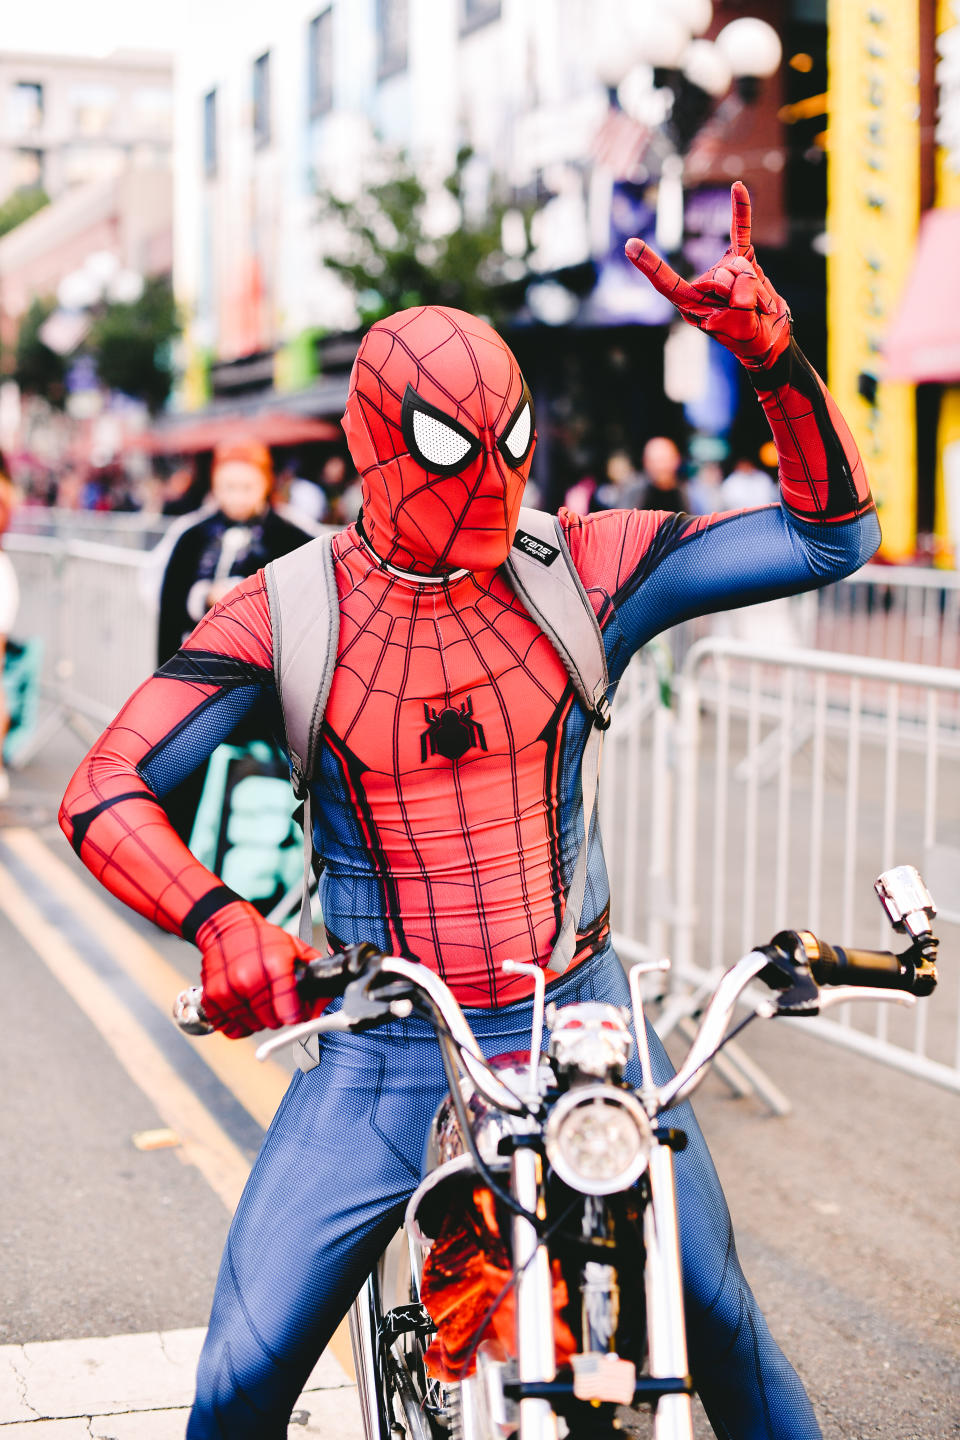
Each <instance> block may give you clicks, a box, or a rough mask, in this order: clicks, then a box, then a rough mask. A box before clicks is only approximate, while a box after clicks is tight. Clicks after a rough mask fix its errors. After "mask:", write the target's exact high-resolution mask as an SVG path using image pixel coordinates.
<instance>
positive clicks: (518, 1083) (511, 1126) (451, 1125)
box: [423, 1050, 555, 1175]
mask: <svg viewBox="0 0 960 1440" xmlns="http://www.w3.org/2000/svg"><path fill="white" fill-rule="evenodd" d="M487 1063H488V1064H489V1066H490V1068H491V1070H494V1071H495V1072H496V1074H497V1078H498V1079H500V1080H502V1081H503V1083H504V1084H505V1085H508V1086H509V1087H510V1089H511V1090H513V1091H515V1092H516V1094H518V1095H524V1094H525V1093H526V1092H527V1089H528V1086H529V1079H530V1052H529V1050H511V1051H509V1052H508V1053H506V1054H504V1055H495V1056H494V1057H493V1058H492V1059H491V1060H489V1061H488V1062H487ZM538 1079H539V1090H540V1094H541V1095H542V1094H544V1093H545V1091H546V1090H548V1089H549V1088H550V1086H551V1085H553V1084H554V1083H555V1079H554V1073H553V1067H552V1066H551V1064H550V1061H549V1060H548V1058H547V1056H546V1055H541V1056H540V1067H539V1072H538ZM460 1094H461V1096H462V1097H463V1106H464V1109H465V1110H466V1112H467V1119H468V1120H469V1122H470V1133H471V1135H472V1137H473V1142H474V1144H475V1145H476V1147H477V1150H478V1151H479V1152H480V1158H481V1159H482V1160H483V1161H484V1163H485V1164H487V1165H490V1166H502V1165H505V1164H507V1163H509V1157H507V1156H503V1155H500V1154H498V1146H499V1144H500V1141H501V1140H502V1139H503V1138H504V1136H506V1135H519V1134H524V1133H525V1132H526V1131H527V1130H528V1129H529V1128H530V1122H529V1120H526V1119H524V1118H523V1117H522V1116H518V1115H508V1114H506V1113H505V1112H504V1111H503V1110H498V1109H497V1108H496V1106H494V1105H491V1104H490V1103H489V1101H487V1100H485V1099H484V1097H483V1096H482V1095H480V1094H478V1093H477V1091H476V1090H474V1088H473V1086H472V1085H471V1083H470V1081H469V1080H468V1079H466V1077H461V1080H460ZM465 1150H466V1146H465V1144H464V1140H463V1136H462V1135H461V1133H460V1124H459V1121H458V1120H457V1112H456V1110H455V1108H454V1104H453V1099H452V1097H451V1096H450V1095H447V1096H446V1097H445V1098H444V1099H443V1100H442V1101H441V1102H440V1104H439V1106H438V1107H437V1110H436V1113H435V1115H434V1117H433V1119H432V1121H431V1122H430V1129H429V1131H428V1132H427V1147H426V1156H425V1159H424V1167H423V1168H424V1174H425V1175H429V1174H430V1172H431V1171H432V1170H435V1169H436V1168H437V1166H438V1165H443V1164H445V1163H446V1162H447V1161H448V1160H453V1159H455V1158H456V1157H457V1156H458V1155H462V1154H463V1153H464V1151H465Z"/></svg>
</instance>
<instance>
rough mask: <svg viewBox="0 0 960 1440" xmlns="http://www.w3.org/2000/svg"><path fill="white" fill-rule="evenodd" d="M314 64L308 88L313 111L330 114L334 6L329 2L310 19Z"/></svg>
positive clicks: (310, 49) (310, 56)
mask: <svg viewBox="0 0 960 1440" xmlns="http://www.w3.org/2000/svg"><path fill="white" fill-rule="evenodd" d="M307 63H308V65H309V67H310V70H309V75H308V81H307V89H308V103H309V106H310V114H311V116H314V115H326V113H327V111H328V110H332V109H333V7H332V6H331V5H328V6H327V8H326V10H322V11H321V12H320V14H319V15H315V16H314V17H313V19H312V20H311V21H310V26H309V31H308V44H307Z"/></svg>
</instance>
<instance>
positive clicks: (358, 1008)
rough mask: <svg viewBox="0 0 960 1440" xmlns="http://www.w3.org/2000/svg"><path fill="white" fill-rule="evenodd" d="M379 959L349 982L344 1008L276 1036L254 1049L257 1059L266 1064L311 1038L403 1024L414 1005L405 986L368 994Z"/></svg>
mask: <svg viewBox="0 0 960 1440" xmlns="http://www.w3.org/2000/svg"><path fill="white" fill-rule="evenodd" d="M381 959H382V956H377V957H376V959H373V960H371V961H369V962H368V966H367V969H366V970H365V971H364V973H363V974H362V975H360V976H358V977H357V979H356V980H352V981H351V982H350V984H349V985H348V986H347V988H346V990H345V991H344V992H343V1005H342V1006H341V1008H340V1009H339V1010H335V1011H334V1012H333V1014H332V1015H318V1016H317V1017H316V1018H315V1019H313V1020H303V1021H301V1022H300V1024H299V1025H291V1026H289V1027H288V1028H287V1029H286V1030H283V1031H281V1032H280V1034H279V1035H272V1036H271V1037H270V1039H269V1040H264V1041H263V1043H262V1044H261V1045H259V1046H258V1047H257V1051H256V1056H257V1059H258V1060H266V1059H267V1058H268V1057H269V1056H270V1055H272V1054H273V1053H274V1051H276V1050H281V1049H282V1048H283V1047H284V1046H285V1045H295V1044H296V1043H297V1041H299V1040H306V1039H309V1037H310V1036H312V1035H329V1034H330V1033H332V1032H338V1033H343V1032H345V1031H352V1032H354V1033H356V1032H358V1031H360V1030H369V1029H370V1028H371V1027H372V1026H374V1025H382V1024H383V1023H384V1021H386V1020H405V1019H406V1017H407V1016H408V1015H409V1014H410V1012H411V1011H412V1010H413V1001H412V1000H411V999H410V998H409V995H408V994H407V993H406V991H407V990H408V989H409V987H408V986H406V985H397V984H396V982H393V983H391V984H389V985H388V986H387V987H385V988H384V990H383V991H382V992H381V993H380V994H379V995H373V994H371V993H370V987H371V985H372V984H373V982H374V981H375V980H377V979H378V978H379V977H380V975H381V973H382V970H381V965H380V960H381Z"/></svg>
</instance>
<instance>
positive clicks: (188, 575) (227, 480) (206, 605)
mask: <svg viewBox="0 0 960 1440" xmlns="http://www.w3.org/2000/svg"><path fill="white" fill-rule="evenodd" d="M272 491H273V464H272V461H271V459H270V452H269V450H268V449H267V448H266V446H265V445H260V444H258V443H256V442H252V441H249V440H243V441H237V442H230V441H227V442H225V443H224V444H222V445H219V446H218V447H217V449H216V450H215V452H214V456H213V474H212V478H211V483H210V500H211V503H210V505H209V506H206V507H205V508H204V509H203V510H202V511H201V512H199V513H198V514H197V515H196V516H195V517H191V520H190V521H189V522H188V523H187V524H186V525H185V526H183V527H182V528H181V529H180V531H179V533H178V535H177V538H176V540H175V543H174V545H173V548H172V549H171V551H170V554H169V558H168V560H167V563H166V568H165V570H164V574H163V584H162V586H161V590H160V621H159V634H158V643H157V656H158V662H159V664H161V665H162V664H163V663H164V661H165V660H168V659H169V658H170V656H171V655H173V654H174V653H175V652H176V651H177V650H179V648H180V644H181V642H182V640H183V639H184V638H185V636H187V635H189V633H190V631H191V630H192V629H193V627H194V626H195V625H196V624H197V623H198V622H199V621H200V620H202V619H203V617H204V615H205V614H206V613H207V611H208V610H209V609H210V608H211V606H212V605H215V604H216V602H217V601H218V600H221V599H222V598H223V596H224V595H225V594H226V593H227V591H228V590H232V589H233V587H234V585H236V583H237V581H238V580H242V579H244V578H246V576H248V575H254V574H256V572H257V571H258V570H259V569H261V567H262V566H264V565H266V564H267V563H268V562H269V561H270V560H276V559H278V558H279V557H280V556H281V555H286V554H287V553H288V552H289V551H291V550H296V548H297V546H298V545H303V544H304V543H305V542H306V541H307V540H311V539H312V538H313V536H314V534H315V533H316V532H315V530H314V528H313V526H312V525H311V523H310V521H309V520H308V519H307V517H306V516H302V515H296V516H294V515H293V514H292V513H291V512H290V511H289V510H288V509H286V507H274V506H273V504H272V503H271V496H272Z"/></svg>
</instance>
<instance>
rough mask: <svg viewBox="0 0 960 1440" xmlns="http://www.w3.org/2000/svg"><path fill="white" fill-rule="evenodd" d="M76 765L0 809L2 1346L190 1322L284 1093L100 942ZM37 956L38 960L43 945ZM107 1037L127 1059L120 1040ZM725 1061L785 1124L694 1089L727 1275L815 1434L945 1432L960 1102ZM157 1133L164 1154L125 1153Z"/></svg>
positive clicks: (958, 1287) (828, 1052)
mask: <svg viewBox="0 0 960 1440" xmlns="http://www.w3.org/2000/svg"><path fill="white" fill-rule="evenodd" d="M79 755H80V748H79V746H77V745H75V744H74V742H73V741H72V740H71V739H69V738H64V739H63V740H62V741H61V742H59V743H58V744H57V745H56V746H54V747H51V749H50V750H48V751H47V752H45V754H44V756H42V757H41V758H40V760H39V761H38V762H37V763H36V764H35V765H34V766H33V767H32V768H31V770H30V771H29V772H27V773H25V774H24V775H22V776H17V777H15V779H14V791H13V796H12V798H11V802H10V803H9V804H8V806H6V807H5V808H3V809H0V865H2V866H3V867H4V869H5V871H6V873H7V874H8V875H9V876H11V877H12V879H13V882H14V890H15V892H16V894H14V890H8V891H7V892H5V894H4V896H0V902H6V903H0V984H2V986H3V994H4V996H5V997H6V1003H5V1005H4V1024H3V1027H2V1036H3V1043H2V1045H0V1087H2V1093H3V1096H4V1104H3V1106H2V1107H0V1145H2V1151H0V1157H2V1168H3V1176H4V1181H3V1184H2V1186H0V1345H11V1344H23V1343H24V1342H31V1341H47V1340H59V1339H77V1338H80V1337H85V1336H104V1335H114V1334H133V1333H143V1332H148V1331H157V1330H160V1331H168V1330H178V1329H181V1328H186V1327H196V1326H202V1325H203V1324H204V1323H205V1320H206V1316H207V1311H208V1306H209V1299H210V1294H211V1291H212V1287H213V1283H214V1279H215V1275H216V1269H217V1264H218V1260H219V1253H220V1248H221V1246H222V1243H223V1239H224V1235H225V1233H226V1227H227V1223H228V1208H227V1203H226V1201H227V1200H228V1199H229V1197H230V1195H231V1194H233V1193H234V1191H235V1189H236V1186H237V1184H238V1183H240V1181H242V1173H241V1172H242V1169H243V1166H244V1165H246V1164H247V1163H249V1157H250V1155H251V1154H252V1152H253V1148H254V1147H255V1145H256V1142H257V1136H258V1134H259V1131H260V1128H261V1125H262V1123H263V1120H264V1118H265V1116H266V1114H268V1113H269V1106H268V1102H269V1101H270V1097H271V1094H272V1093H279V1092H278V1086H280V1085H281V1084H282V1079H283V1077H282V1076H280V1075H278V1074H277V1073H273V1074H272V1075H271V1076H270V1077H269V1078H268V1080H267V1081H257V1080H251V1079H250V1074H251V1072H252V1067H251V1066H250V1065H249V1063H248V1059H249V1049H247V1050H246V1051H244V1050H243V1047H242V1046H241V1047H238V1049H237V1050H236V1052H231V1055H232V1058H233V1059H234V1060H237V1062H238V1063H237V1064H235V1065H234V1066H233V1068H232V1069H231V1067H230V1064H229V1063H228V1061H229V1060H230V1058H231V1056H227V1058H226V1059H224V1061H223V1063H222V1064H221V1063H220V1062H219V1061H218V1068H217V1069H213V1068H211V1065H210V1064H208V1063H207V1061H206V1060H204V1059H197V1057H196V1055H195V1054H193V1053H192V1045H193V1042H188V1041H185V1040H183V1039H182V1038H181V1037H180V1036H179V1035H177V1034H176V1033H175V1032H174V1031H173V1029H172V1027H171V1026H170V1024H169V1021H168V1020H167V1018H166V1015H165V1014H164V1007H163V1006H162V1005H161V999H162V998H163V996H164V994H165V989H164V987H165V985H166V984H167V983H168V980H169V976H168V974H167V972H166V971H164V970H163V965H164V964H172V965H173V966H174V967H175V969H177V970H178V971H179V972H181V973H183V974H186V975H188V976H189V973H190V970H191V967H192V965H193V958H192V957H193V952H192V950H191V949H190V948H189V947H186V946H184V945H182V944H181V943H180V942H177V941H172V940H170V939H169V937H163V936H160V935H159V934H158V933H157V932H155V931H153V930H152V929H151V928H150V927H148V926H145V925H142V924H141V923H140V922H139V921H137V920H136V918H135V917H130V916H129V914H128V913H127V912H124V917H125V920H124V923H129V925H130V926H131V927H132V929H131V930H130V931H128V932H118V933H116V934H115V933H114V932H112V931H111V929H110V925H109V924H108V923H107V920H106V919H105V918H104V917H105V916H106V914H107V912H106V911H97V910H96V909H95V908H94V909H93V910H91V909H90V908H89V906H87V905H86V904H84V903H83V900H82V895H81V893H80V891H79V890H74V889H73V888H71V886H76V885H78V884H79V886H80V887H82V888H84V889H85V888H86V884H87V882H86V879H85V874H84V872H82V871H81V870H80V869H79V867H78V865H77V863H76V862H75V860H74V859H73V857H72V855H71V854H70V852H69V849H68V847H67V846H66V845H65V843H63V842H62V840H61V837H60V834H59V831H58V830H57V829H56V827H55V824H54V811H55V801H56V798H57V796H58V795H59V790H60V788H61V787H62V784H63V783H64V782H65V780H66V777H67V774H68V773H69V769H70V768H71V764H72V762H75V760H76V759H78V758H79ZM24 836H26V837H27V838H26V839H24ZM38 845H39V846H45V847H47V851H46V852H44V851H43V850H41V849H39V848H38ZM45 853H49V854H50V855H51V856H52V857H53V859H52V860H51V861H50V862H49V864H48V865H47V866H46V868H45V867H44V864H43V857H44V854H45ZM68 875H69V876H70V877H71V881H70V883H68V880H67V876H68ZM16 896H20V897H25V900H26V907H24V906H23V905H22V904H21V906H20V909H19V910H18V909H17V904H16V903H13V900H16ZM11 897H13V900H12V899H11ZM98 897H100V898H102V892H98ZM100 898H98V900H97V901H96V902H95V903H96V904H99V903H100ZM17 903H19V902H17ZM108 903H109V905H110V910H109V913H110V914H113V915H117V914H119V911H118V910H117V909H116V908H115V907H113V906H112V902H108ZM30 906H32V907H33V909H32V910H31V909H30ZM11 912H12V913H11ZM35 915H39V916H40V917H41V921H42V922H43V924H44V925H45V926H46V927H48V928H47V929H45V930H43V935H44V936H45V937H46V939H45V941H44V942H43V943H41V941H40V939H38V938H37V936H38V934H39V928H38V929H37V930H36V931H31V929H30V922H31V916H35ZM98 916H99V918H98ZM18 920H19V927H20V928H18ZM24 928H26V930H27V933H28V934H31V937H32V938H31V940H30V941H28V940H27V939H26V938H25V936H24V933H23V931H24ZM123 933H127V934H128V935H129V936H133V937H135V938H136V939H137V941H138V943H139V942H143V941H146V942H147V944H148V946H149V947H150V952H149V953H152V954H155V955H156V956H157V957H158V961H157V962H156V964H155V963H154V962H153V961H150V960H149V956H148V952H147V951H146V950H145V951H144V952H143V954H144V956H145V957H147V958H145V959H144V960H143V969H142V970H141V969H140V968H138V967H139V966H140V963H141V962H140V959H139V958H138V957H139V955H140V952H139V950H138V949H137V944H136V943H134V942H133V941H132V940H131V941H130V942H129V943H127V944H126V947H125V949H124V947H123V946H122V945H120V944H118V934H119V935H120V936H121V938H122V935H123ZM57 945H59V950H58V951H57V954H58V957H59V958H58V959H56V962H55V963H54V962H53V961H52V960H51V958H50V956H49V955H42V954H41V953H40V951H41V950H42V949H44V946H46V948H47V949H48V950H51V952H52V950H54V949H56V948H57ZM64 947H66V948H65V949H64ZM943 959H944V964H945V965H951V964H956V965H958V966H960V956H956V957H953V956H950V955H944V957H943ZM57 966H59V967H60V968H59V969H57ZM63 967H67V968H63ZM71 967H72V968H71ZM77 975H80V976H81V977H83V978H82V979H81V981H80V982H79V984H74V977H75V976H77ZM65 976H66V977H67V979H65V978H64V977H65ZM91 977H92V978H91ZM84 987H86V988H84ZM78 997H79V998H78ZM931 1003H933V1002H931ZM112 1006H117V1007H118V1008H117V1009H116V1011H114V1010H113V1009H112V1008H111V1007H112ZM124 1017H126V1019H124ZM128 1024H132V1026H133V1030H132V1032H131V1033H132V1034H133V1037H134V1039H133V1049H132V1052H131V1049H130V1046H129V1044H128V1045H127V1049H126V1050H124V1042H122V1040H121V1039H118V1038H117V1037H118V1034H119V1032H120V1030H122V1029H123V1026H124V1025H128ZM112 1027H113V1028H112ZM105 1032H106V1033H105ZM111 1036H112V1037H113V1038H112V1040H111V1038H109V1037H111ZM223 1045H224V1046H225V1047H226V1046H229V1042H226V1041H224V1042H223ZM744 1046H745V1049H746V1050H747V1051H748V1053H749V1054H750V1055H751V1056H752V1057H753V1058H754V1059H755V1060H757V1061H758V1062H759V1063H760V1064H761V1065H763V1066H764V1067H765V1068H766V1069H767V1071H768V1072H769V1074H770V1075H771V1076H772V1077H773V1078H774V1079H775V1080H776V1081H777V1083H778V1084H779V1085H780V1086H781V1087H782V1088H783V1089H784V1090H785V1091H786V1092H787V1094H788V1095H789V1096H790V1098H791V1100H792V1102H793V1111H792V1113H791V1114H790V1115H789V1116H786V1117H782V1118H774V1117H772V1116H770V1115H769V1114H768V1113H767V1112H766V1111H765V1110H764V1108H763V1106H762V1105H761V1104H760V1103H759V1102H758V1101H756V1100H754V1099H746V1100H744V1099H740V1100H733V1099H731V1098H730V1097H729V1094H728V1092H727V1091H726V1090H725V1088H724V1086H723V1085H722V1084H721V1083H720V1082H719V1081H718V1080H716V1079H714V1078H711V1079H710V1080H709V1081H708V1082H707V1083H706V1085H705V1086H704V1087H703V1089H702V1091H701V1092H700V1096H699V1100H698V1104H697V1109H698V1112H699V1115H700V1119H701V1123H702V1125H703V1127H704V1130H705V1131H706V1133H707V1137H708V1140H709V1142H710V1145H711V1148H712V1150H713V1153H714V1156H715V1159H716V1161H717V1165H718V1169H719V1171H720V1174H721V1178H722V1180H723V1183H724V1187H725V1189H726V1192H727V1196H728V1199H729V1202H730V1207H731V1211H732V1213H733V1216H734V1221H735V1225H736V1229H737V1235H738V1244H739V1249H740V1253H741V1257H742V1260H743V1263H744V1268H745V1270H746V1272H747V1274H748V1276H749V1278H750V1279H751V1282H752V1283H753V1285H754V1288H755V1290H756V1292H757V1294H758V1297H759V1299H760V1301H761V1304H762V1306H763V1308H764V1310H765V1312H766V1314H767V1316H768V1319H769V1321H770V1324H771V1328H772V1329H773V1332H774V1334H775V1335H776V1336H777V1337H778V1339H779V1340H780V1341H781V1343H782V1345H783V1347H784V1349H785V1350H786V1352H787V1354H788V1355H789V1356H790V1358H791V1360H792V1361H793V1362H794V1364H795V1365H796V1366H797V1369H798V1370H799V1372H800V1374H801V1376H802V1377H803V1379H804V1381H805V1383H806V1384H807V1386H808V1388H809V1391H810V1393H811V1396H812V1397H813V1400H814V1404H815V1407H816V1409H817V1412H818V1414H819V1416H820V1419H821V1423H822V1426H823V1430H824V1435H825V1437H827V1440H860V1437H864V1440H865V1437H875V1436H882V1437H897V1440H947V1437H956V1436H960V1398H958V1397H960V1258H958V1246H957V1239H958V1221H957V1213H958V1211H957V1198H958V1194H960V1162H958V1146H957V1141H958V1138H960V1125H958V1120H960V1097H958V1096H957V1095H955V1094H952V1093H950V1092H948V1091H945V1090H940V1089H937V1088H935V1087H934V1086H932V1085H930V1084H928V1083H926V1082H922V1081H919V1080H915V1079H912V1078H910V1077H907V1076H904V1075H902V1074H900V1073H897V1072H895V1071H893V1070H889V1069H885V1068H883V1067H881V1066H880V1065H878V1064H876V1063H875V1062H872V1061H869V1060H866V1059H863V1058H860V1057H858V1056H855V1055H853V1054H850V1053H848V1052H846V1051H842V1050H839V1049H837V1048H834V1047H832V1046H829V1045H827V1044H825V1043H824V1042H822V1041H819V1040H816V1039H815V1038H812V1037H810V1036H806V1035H804V1034H802V1033H801V1032H799V1031H798V1030H797V1028H795V1027H786V1026H781V1025H780V1024H779V1023H774V1024H767V1025H763V1024H760V1023H757V1024H755V1025H753V1026H752V1027H751V1028H750V1029H749V1030H748V1031H747V1032H746V1034H745V1037H744ZM138 1047H139V1048H138ZM194 1048H195V1047H194ZM131 1053H132V1055H133V1059H131ZM138 1056H139V1057H140V1060H141V1061H142V1066H143V1072H144V1073H143V1074H138V1075H137V1078H134V1077H133V1074H132V1073H131V1070H134V1071H136V1069H137V1057H138ZM241 1062H242V1063H241ZM165 1066H166V1067H167V1068H166V1069H165V1068H164V1067H165ZM171 1076H172V1077H174V1078H173V1079H170V1077H171ZM165 1077H166V1078H165ZM174 1081H175V1082H176V1083H175V1084H174ZM258 1085H259V1089H257V1088H256V1087H257V1086H258ZM271 1087H272V1090H271ZM174 1090H175V1091H176V1094H175V1095H174V1098H173V1100H171V1094H172V1092H173V1091H174ZM238 1096H239V1097H240V1098H238ZM191 1097H192V1103H193V1106H194V1107H195V1108H193V1109H191V1108H190V1103H189V1102H190V1099H191ZM177 1106H180V1109H177ZM204 1117H206V1118H204ZM157 1131H160V1132H163V1131H168V1132H169V1131H173V1135H172V1137H171V1136H169V1135H168V1136H167V1139H168V1140H169V1139H172V1143H171V1144H170V1145H168V1146H166V1147H162V1148H157V1149H141V1148H138V1142H137V1140H135V1137H138V1138H139V1143H140V1144H142V1143H144V1142H143V1136H144V1132H147V1133H148V1134H149V1132H157ZM161 1138H162V1137H161ZM238 1176H239V1180H238ZM700 1424H701V1432H700V1433H702V1435H703V1436H707V1435H709V1433H710V1432H709V1430H708V1429H707V1428H706V1426H705V1424H704V1422H702V1420H701V1422H700ZM3 1425H4V1420H3V1417H2V1416H0V1433H2V1429H3ZM10 1433H12V1431H11V1432H10Z"/></svg>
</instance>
